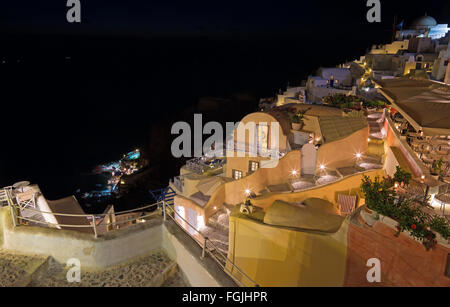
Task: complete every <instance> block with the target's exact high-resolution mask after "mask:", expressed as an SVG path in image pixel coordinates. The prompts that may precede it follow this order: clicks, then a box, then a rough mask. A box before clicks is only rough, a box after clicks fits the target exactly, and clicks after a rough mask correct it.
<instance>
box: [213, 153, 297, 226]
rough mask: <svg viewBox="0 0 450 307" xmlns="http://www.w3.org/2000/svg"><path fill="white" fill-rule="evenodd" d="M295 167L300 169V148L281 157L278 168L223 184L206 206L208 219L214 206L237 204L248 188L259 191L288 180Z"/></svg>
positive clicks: (263, 170) (243, 197)
mask: <svg viewBox="0 0 450 307" xmlns="http://www.w3.org/2000/svg"><path fill="white" fill-rule="evenodd" d="M293 169H295V170H299V169H300V151H298V150H294V151H291V152H289V153H288V154H286V156H284V157H283V158H281V159H280V160H279V161H278V166H277V167H276V168H260V169H258V170H257V171H256V172H254V173H253V174H251V175H250V176H247V177H245V178H242V179H240V180H235V181H231V182H227V183H225V184H223V185H221V186H220V187H218V188H217V190H216V191H215V192H214V193H213V194H212V196H211V198H210V200H209V201H208V203H207V204H206V205H205V207H204V212H205V213H204V216H205V218H206V220H207V219H208V218H209V217H210V216H211V215H212V214H214V212H215V210H214V207H216V210H218V209H220V208H221V207H222V205H223V203H226V204H229V205H235V204H238V203H240V202H243V201H244V200H245V198H246V196H247V195H246V194H245V190H246V189H249V190H251V191H252V192H255V193H258V192H259V191H261V190H263V189H265V188H266V187H267V186H268V185H275V184H280V183H283V182H286V181H287V180H288V179H289V175H290V173H291V171H292V170H293Z"/></svg>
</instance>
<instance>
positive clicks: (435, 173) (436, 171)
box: [430, 158, 444, 180]
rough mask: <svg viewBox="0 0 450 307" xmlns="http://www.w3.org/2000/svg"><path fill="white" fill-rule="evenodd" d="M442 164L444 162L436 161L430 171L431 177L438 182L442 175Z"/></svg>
mask: <svg viewBox="0 0 450 307" xmlns="http://www.w3.org/2000/svg"><path fill="white" fill-rule="evenodd" d="M443 164H444V160H442V158H440V159H439V160H438V161H434V163H433V167H432V169H431V173H430V174H431V177H433V178H434V179H436V180H438V179H439V176H440V175H441V174H442V165H443Z"/></svg>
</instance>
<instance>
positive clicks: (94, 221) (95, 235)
mask: <svg viewBox="0 0 450 307" xmlns="http://www.w3.org/2000/svg"><path fill="white" fill-rule="evenodd" d="M92 225H94V237H95V238H97V221H96V220H95V216H94V215H92Z"/></svg>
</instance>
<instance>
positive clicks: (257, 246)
mask: <svg viewBox="0 0 450 307" xmlns="http://www.w3.org/2000/svg"><path fill="white" fill-rule="evenodd" d="M365 175H367V176H369V177H371V178H374V177H375V176H377V175H378V176H383V175H384V171H383V170H382V169H380V170H372V171H369V172H365ZM362 176H363V174H356V175H353V176H350V177H347V178H345V179H343V180H341V181H339V182H336V183H332V184H329V185H326V186H322V187H319V188H315V189H311V190H307V191H302V192H297V193H278V194H277V193H270V194H269V195H266V196H264V197H258V198H255V199H253V200H252V203H253V204H254V205H255V206H258V207H262V208H263V209H264V210H266V209H267V208H268V207H269V206H270V205H272V203H273V202H274V201H275V200H282V201H285V202H291V203H292V202H296V201H303V200H305V199H307V198H311V197H317V198H322V199H326V200H328V201H330V202H332V203H336V201H337V196H338V194H350V193H351V194H356V193H358V191H359V187H360V185H361V179H362ZM363 202H364V200H361V199H359V205H361V204H362V203H363ZM348 223H349V219H348V218H347V219H346V220H345V221H344V222H343V224H342V226H341V228H340V230H339V231H338V232H336V233H335V234H322V233H313V232H303V231H298V230H293V229H289V228H283V227H275V226H270V225H265V224H263V223H260V222H257V221H254V220H250V219H247V218H239V217H234V216H230V233H229V246H230V247H229V251H228V258H229V259H230V260H231V261H232V262H234V263H235V264H236V265H237V266H238V267H239V268H240V269H241V270H242V271H243V272H244V273H245V274H247V275H248V276H249V277H250V278H252V279H253V280H254V281H256V283H258V284H259V285H260V286H341V285H343V283H344V278H345V265H346V257H347V231H348ZM229 270H230V271H232V273H231V274H233V275H234V276H235V277H236V278H238V279H240V280H241V281H242V282H243V283H244V284H246V285H248V286H251V284H250V282H249V281H248V279H246V278H245V277H243V276H242V274H240V273H239V272H237V271H236V270H232V268H231V267H229Z"/></svg>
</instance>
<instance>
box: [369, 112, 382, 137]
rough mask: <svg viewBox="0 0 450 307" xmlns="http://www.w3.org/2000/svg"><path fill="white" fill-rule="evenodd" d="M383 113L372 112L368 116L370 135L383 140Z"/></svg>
mask: <svg viewBox="0 0 450 307" xmlns="http://www.w3.org/2000/svg"><path fill="white" fill-rule="evenodd" d="M382 116H383V113H379V112H376V113H371V114H369V115H368V116H367V123H368V124H369V135H370V138H371V139H378V140H381V139H382V138H383V134H382V133H381V129H382V126H381V125H382V122H381V118H382Z"/></svg>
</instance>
